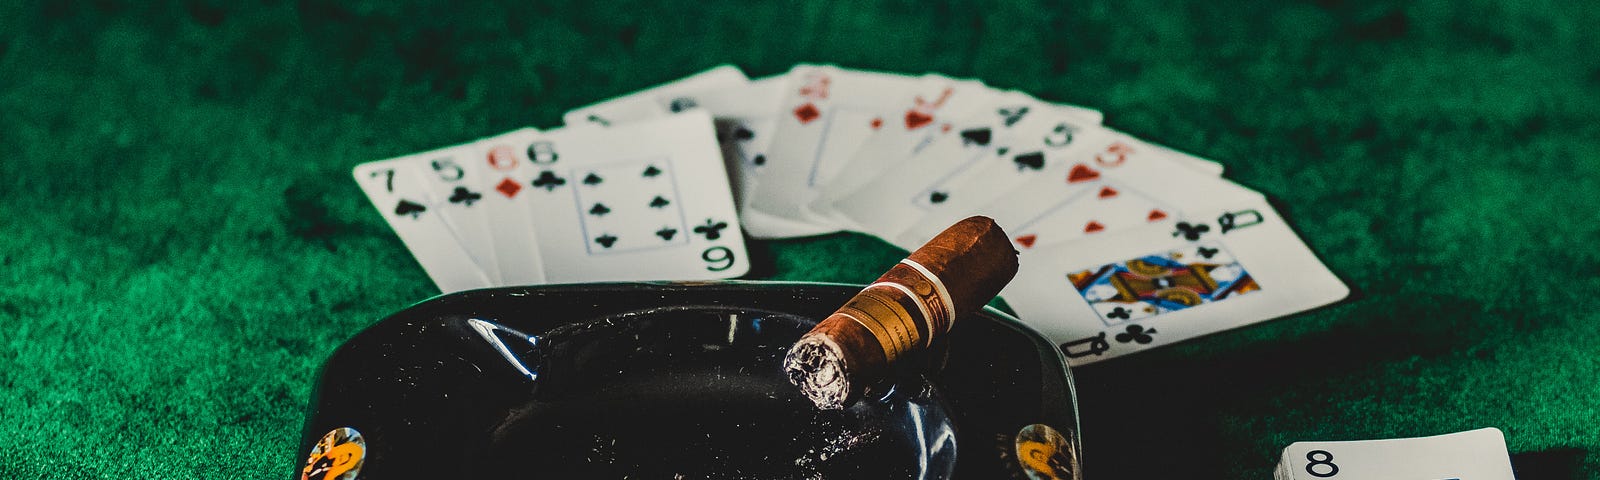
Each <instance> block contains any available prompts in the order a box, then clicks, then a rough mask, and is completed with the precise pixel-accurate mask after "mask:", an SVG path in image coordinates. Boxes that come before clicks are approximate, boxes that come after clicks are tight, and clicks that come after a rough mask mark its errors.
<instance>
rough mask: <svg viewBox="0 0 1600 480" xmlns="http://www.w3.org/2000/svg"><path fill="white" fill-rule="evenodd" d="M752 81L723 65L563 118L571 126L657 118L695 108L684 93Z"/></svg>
mask: <svg viewBox="0 0 1600 480" xmlns="http://www.w3.org/2000/svg"><path fill="white" fill-rule="evenodd" d="M749 81H750V80H749V79H748V78H746V77H745V75H744V72H742V71H739V68H738V67H735V66H732V65H722V66H718V67H716V68H712V69H710V70H706V71H704V72H700V73H697V74H694V75H690V76H688V77H684V78H682V79H679V80H674V81H672V82H669V83H666V84H662V85H657V86H655V87H651V88H647V89H644V90H640V91H637V92H633V93H630V94H627V95H624V96H621V97H617V98H613V99H610V100H606V101H604V102H600V103H596V104H593V105H589V106H586V107H583V108H579V109H576V110H572V111H569V112H567V114H566V115H565V116H563V117H562V121H563V122H565V123H566V124H567V125H569V126H573V125H584V124H593V125H600V126H611V125H613V124H620V123H627V122H631V121H638V120H643V119H647V118H655V117H658V116H660V115H661V114H663V113H675V112H679V111H683V110H688V109H691V108H694V107H695V102H694V101H693V100H692V99H689V98H682V97H680V95H681V94H684V93H689V92H706V91H714V90H718V89H724V88H735V87H738V86H741V85H744V84H746V83H749Z"/></svg>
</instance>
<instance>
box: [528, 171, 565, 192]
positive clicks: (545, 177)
mask: <svg viewBox="0 0 1600 480" xmlns="http://www.w3.org/2000/svg"><path fill="white" fill-rule="evenodd" d="M566 184H567V179H565V178H561V177H558V176H556V172H552V171H549V170H545V171H543V172H540V173H539V178H535V179H533V188H543V189H545V191H549V192H553V191H555V189H556V188H557V187H560V186H562V185H566Z"/></svg>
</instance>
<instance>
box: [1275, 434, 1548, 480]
mask: <svg viewBox="0 0 1600 480" xmlns="http://www.w3.org/2000/svg"><path fill="white" fill-rule="evenodd" d="M1275 477H1276V478H1277V480H1321V479H1331V480H1344V479H1349V480H1354V479H1360V480H1388V479H1393V480H1411V479H1450V480H1515V478H1516V477H1515V476H1514V475H1513V473H1512V470H1511V460H1510V456H1509V455H1508V454H1507V453H1506V440H1505V435H1504V434H1502V433H1501V432H1500V429H1497V428H1482V429H1478V430H1470V431H1466V432H1460V433H1452V434H1447V435H1438V436H1433V437H1420V438H1399V439H1388V440H1362V441H1346V442H1295V443H1294V444H1291V445H1289V447H1288V448H1285V449H1284V450H1283V459H1282V461H1281V462H1280V463H1279V469H1278V473H1277V474H1276V475H1275Z"/></svg>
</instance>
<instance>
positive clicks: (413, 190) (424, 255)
mask: <svg viewBox="0 0 1600 480" xmlns="http://www.w3.org/2000/svg"><path fill="white" fill-rule="evenodd" d="M410 160H411V159H408V158H405V157H402V158H401V159H394V160H386V161H378V162H370V163H364V164H361V165H357V166H356V168H355V169H354V171H353V172H352V174H353V175H354V176H355V180H356V183H357V184H358V185H360V186H361V190H362V192H364V193H366V195H367V198H368V199H369V200H371V201H372V205H373V206H374V207H377V209H378V213H379V214H381V215H383V219H384V221H386V222H388V223H389V228H391V229H394V232H395V234H396V235H399V237H400V241H402V242H404V243H405V245H406V249H408V250H410V251H411V255H412V256H414V257H416V259H417V263H419V264H421V265H422V269H423V270H424V271H426V272H427V274H428V278H430V279H432V280H433V283H434V285H437V286H438V287H439V290H440V291H442V292H444V293H450V292H457V291H462V290H471V289H474V288H484V287H489V286H492V285H493V284H492V283H491V282H490V281H489V278H488V277H487V276H486V275H484V273H483V271H482V270H479V269H478V267H477V264H476V261H475V260H474V259H473V258H472V256H471V255H468V253H467V251H466V250H465V249H464V248H462V243H461V241H460V240H459V239H458V238H457V237H456V235H455V232H454V231H453V230H452V229H451V228H450V227H449V226H447V225H446V224H445V222H444V221H443V219H442V218H441V217H440V215H439V211H440V209H441V205H440V204H441V202H437V201H435V200H434V199H433V197H432V196H431V195H429V193H428V189H427V187H426V186H425V185H424V184H423V182H422V179H420V178H418V177H419V174H420V173H421V171H420V170H418V169H416V168H411V167H412V166H413V165H412V163H413V162H411V161H410Z"/></svg>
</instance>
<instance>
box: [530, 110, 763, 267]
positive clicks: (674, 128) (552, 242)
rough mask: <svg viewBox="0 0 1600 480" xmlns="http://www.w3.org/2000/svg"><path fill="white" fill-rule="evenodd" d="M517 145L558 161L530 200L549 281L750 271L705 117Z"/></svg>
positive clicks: (543, 137) (565, 133)
mask: <svg viewBox="0 0 1600 480" xmlns="http://www.w3.org/2000/svg"><path fill="white" fill-rule="evenodd" d="M523 141H524V142H528V143H529V144H533V143H540V142H542V143H543V144H544V145H546V146H547V147H546V148H548V150H549V153H550V155H552V156H553V157H554V158H556V160H555V161H553V162H551V163H550V164H549V165H547V169H546V170H544V172H549V175H545V173H543V172H541V173H540V174H539V175H541V176H549V177H552V178H559V179H561V181H560V182H559V183H558V182H555V181H554V180H552V181H551V182H550V183H549V184H547V185H548V188H535V189H533V191H531V192H529V195H528V197H527V202H528V203H529V205H531V206H532V209H531V212H530V213H531V217H530V218H531V219H532V223H533V225H534V226H535V229H534V230H535V231H536V233H537V235H538V245H539V248H540V256H541V257H542V259H543V261H544V265H545V273H546V275H547V276H548V278H549V281H550V282H552V283H579V282H590V281H625V280H709V279H719V278H730V277H736V276H739V275H743V274H744V273H745V272H746V271H748V270H749V261H748V259H747V258H746V254H745V246H744V234H743V233H742V231H741V230H740V227H739V221H738V217H737V216H736V215H735V212H734V206H733V197H732V195H731V193H730V192H729V189H728V180H727V173H726V172H725V171H724V169H723V167H722V156H721V153H720V151H719V149H718V146H717V142H716V135H715V132H714V129H713V125H712V121H711V117H710V115H709V114H707V113H705V112H703V111H692V112H686V113H682V114H678V115H671V116H667V117H662V118H658V119H653V120H646V121H640V122H634V123H629V124H625V125H617V126H614V127H611V128H581V127H580V128H564V129H561V130H557V131H550V132H543V133H540V134H538V135H536V136H533V137H529V138H524V139H523ZM537 180H538V179H537V178H535V181H537Z"/></svg>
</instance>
